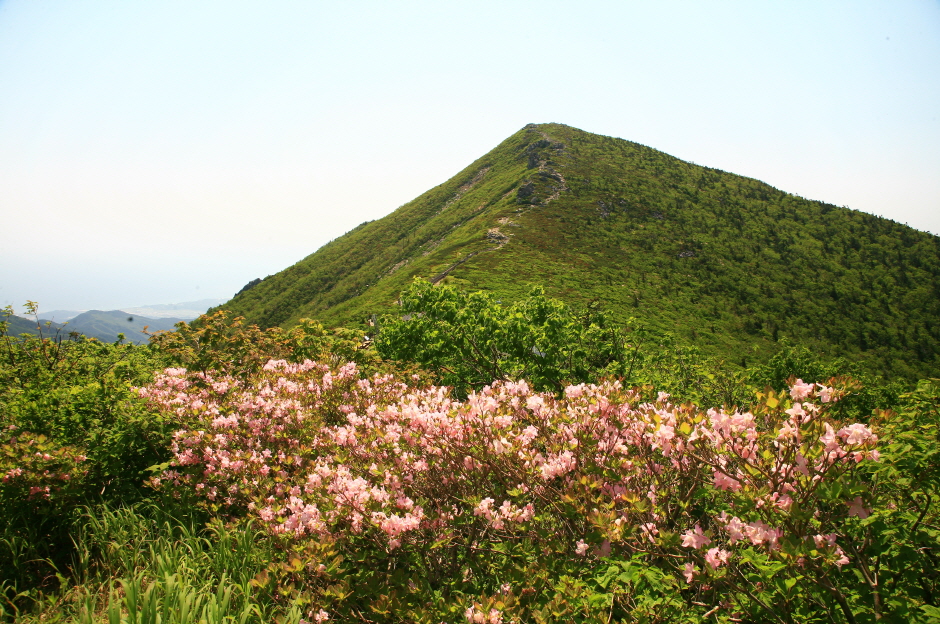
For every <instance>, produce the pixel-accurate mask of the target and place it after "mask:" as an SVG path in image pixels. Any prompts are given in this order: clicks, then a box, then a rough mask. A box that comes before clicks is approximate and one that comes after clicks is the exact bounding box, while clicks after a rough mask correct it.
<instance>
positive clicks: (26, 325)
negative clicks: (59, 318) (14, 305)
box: [0, 314, 62, 337]
mask: <svg viewBox="0 0 940 624" xmlns="http://www.w3.org/2000/svg"><path fill="white" fill-rule="evenodd" d="M0 321H5V322H6V323H8V325H7V331H6V333H7V335H8V336H19V335H20V334H33V335H37V334H39V331H40V329H41V330H42V334H43V336H47V337H52V336H55V334H56V330H58V329H59V328H61V327H62V325H61V324H59V323H53V322H51V321H50V322H49V324H48V325H46V322H47V321H44V320H42V319H40V320H39V322H37V321H35V320H32V319H27V318H23V317H22V316H16V315H13V314H10V315H0Z"/></svg>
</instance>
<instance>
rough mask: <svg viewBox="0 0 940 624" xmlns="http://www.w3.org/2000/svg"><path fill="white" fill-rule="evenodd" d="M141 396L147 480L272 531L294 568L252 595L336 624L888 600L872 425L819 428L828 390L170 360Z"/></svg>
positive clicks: (637, 616)
mask: <svg viewBox="0 0 940 624" xmlns="http://www.w3.org/2000/svg"><path fill="white" fill-rule="evenodd" d="M140 393H141V395H142V396H144V397H146V398H147V399H148V400H149V401H151V403H152V404H153V405H154V406H156V407H157V408H158V409H160V410H162V411H164V412H165V413H166V414H168V415H172V416H173V417H174V418H176V419H177V420H178V422H179V425H180V429H179V431H177V433H176V434H175V436H174V442H173V448H172V450H173V453H174V459H173V462H172V464H171V465H169V466H167V470H166V471H165V472H163V473H162V474H161V475H160V476H159V477H157V478H155V479H154V480H153V482H154V485H156V486H158V487H160V488H163V489H165V490H167V491H168V492H170V493H171V494H172V495H174V496H176V497H179V498H181V499H185V500H190V501H195V502H197V503H198V504H200V505H203V506H205V507H206V508H207V509H210V510H212V511H213V512H215V513H219V514H222V515H224V516H225V517H228V518H229V519H230V520H232V521H251V522H254V523H256V524H258V525H259V526H262V527H265V528H266V531H267V532H268V534H269V535H270V538H271V539H273V540H275V541H276V542H277V543H278V544H280V548H281V549H282V551H283V553H284V558H285V561H288V560H296V561H297V562H299V563H296V564H294V567H293V568H292V569H291V571H290V573H289V574H285V573H281V574H280V575H274V574H272V575H265V576H264V577H263V578H259V579H257V584H258V586H259V588H262V589H265V590H266V591H270V592H272V593H273V594H277V593H278V592H281V594H283V595H285V596H287V595H291V596H293V597H294V598H295V599H296V597H297V596H300V595H302V596H304V597H305V600H309V601H310V602H311V604H315V605H317V607H318V608H323V609H326V612H330V613H333V614H334V615H335V616H336V617H338V618H341V619H342V618H349V619H350V620H354V619H356V614H363V613H368V614H371V615H370V617H378V618H379V619H383V620H385V619H387V620H389V621H393V620H395V618H398V617H404V619H408V617H405V616H404V615H403V614H408V613H411V614H412V615H413V616H414V618H418V616H421V617H424V616H427V617H429V618H430V617H435V618H445V619H454V618H455V617H456V616H462V619H465V620H467V621H471V622H476V621H481V622H483V621H486V622H493V621H505V622H509V621H559V620H560V619H584V618H587V619H585V620H584V621H593V620H592V618H601V619H603V620H604V621H615V620H617V621H619V620H620V619H627V620H628V621H634V620H637V621H686V620H688V621H697V620H698V619H700V618H704V617H705V616H706V615H708V616H709V617H711V616H715V617H718V618H719V619H720V620H721V621H787V622H789V621H814V620H815V619H819V618H823V619H825V618H826V617H831V618H834V619H835V621H858V620H856V619H855V618H861V619H864V617H862V616H861V615H860V614H864V613H871V612H874V610H875V609H876V608H878V609H881V611H882V612H886V607H885V605H884V604H882V605H875V604H874V602H873V598H872V591H871V588H870V587H869V588H868V589H866V585H865V583H864V581H861V582H860V581H859V578H860V577H861V576H863V575H862V574H860V573H859V571H862V570H866V569H871V568H873V567H876V566H877V565H878V561H877V555H872V554H870V553H868V552H866V551H865V549H864V548H860V545H863V544H862V542H860V541H859V540H864V539H865V537H864V536H865V531H866V529H865V526H864V524H865V522H866V519H867V518H868V517H869V515H870V514H871V510H872V507H873V506H875V505H877V504H878V496H879V492H878V490H877V488H876V487H875V481H876V480H873V477H872V475H873V474H874V472H873V471H874V470H875V469H874V468H873V467H875V466H877V465H879V449H878V443H879V440H878V435H877V433H876V430H875V428H874V425H872V424H870V423H868V424H866V423H841V422H836V421H833V420H831V419H830V407H831V406H832V405H833V403H834V402H835V401H837V400H839V399H840V398H841V397H842V396H843V394H844V391H843V389H842V388H841V387H840V386H839V385H835V386H830V385H824V384H813V383H805V382H803V381H802V380H795V381H794V382H793V383H792V384H791V387H790V389H789V392H780V393H775V392H773V391H770V390H768V391H766V392H764V393H761V394H759V395H758V401H757V402H756V403H755V404H754V405H753V406H752V407H751V409H750V410H748V411H742V410H727V409H723V408H710V409H702V408H700V407H697V406H695V405H692V404H688V403H682V402H679V401H676V400H674V399H673V398H672V397H670V396H669V395H667V394H664V393H656V392H654V390H653V389H652V388H649V387H643V388H625V387H623V386H622V385H621V384H620V383H619V382H616V381H607V382H602V383H600V384H580V385H576V386H568V387H567V388H565V389H564V394H563V396H559V397H556V396H554V395H551V394H547V393H538V392H534V391H532V390H531V389H530V387H529V386H528V385H527V384H526V382H525V381H518V382H508V381H500V382H494V383H493V384H492V385H490V386H487V387H485V388H483V389H482V390H480V391H479V392H473V393H471V394H470V395H469V397H468V398H467V400H465V401H462V402H460V401H456V400H454V399H453V398H452V397H451V395H450V393H449V392H448V390H447V389H446V388H441V387H433V386H421V385H417V384H409V383H406V382H402V381H399V380H396V379H394V378H392V377H391V376H378V375H377V376H375V377H373V378H371V379H365V378H361V377H360V375H359V373H358V371H357V369H356V366H355V364H346V365H344V366H341V367H338V368H331V367H328V366H326V365H322V364H317V363H314V362H311V361H305V362H303V363H288V362H286V361H278V360H272V361H270V362H268V363H267V365H265V366H264V367H263V370H262V371H261V372H260V373H258V374H257V375H254V376H252V377H250V378H248V379H236V378H233V377H228V376H222V375H220V376H213V375H212V374H209V373H205V372H198V373H190V372H188V371H186V370H185V369H167V370H166V371H164V373H163V374H161V375H158V376H157V378H156V379H155V381H154V383H153V384H151V385H149V386H147V387H146V388H142V389H141V390H140ZM273 569H274V566H272V570H273ZM278 569H280V570H284V569H285V567H284V565H280V568H278ZM279 584H280V585H281V586H278V585H279ZM286 587H289V588H290V591H287V590H286V589H285V588H286ZM383 614H386V615H383ZM455 614H456V615H455ZM393 615H394V617H393ZM386 616H387V617H386ZM435 621H436V620H435Z"/></svg>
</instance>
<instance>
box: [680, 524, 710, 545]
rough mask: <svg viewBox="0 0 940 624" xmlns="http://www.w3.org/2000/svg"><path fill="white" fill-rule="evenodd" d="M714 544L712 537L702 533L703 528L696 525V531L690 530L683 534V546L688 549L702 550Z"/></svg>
mask: <svg viewBox="0 0 940 624" xmlns="http://www.w3.org/2000/svg"><path fill="white" fill-rule="evenodd" d="M711 543H712V540H711V538H710V537H708V536H707V535H705V533H703V532H702V527H700V526H699V525H697V524H696V525H695V529H694V530H693V529H689V530H688V531H686V532H685V533H683V534H682V545H683V546H684V547H686V548H701V547H702V546H708V545H709V544H711Z"/></svg>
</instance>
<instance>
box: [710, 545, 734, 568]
mask: <svg viewBox="0 0 940 624" xmlns="http://www.w3.org/2000/svg"><path fill="white" fill-rule="evenodd" d="M729 554H730V553H729V552H728V551H727V550H722V549H720V548H718V547H715V548H709V549H708V552H706V553H705V563H707V564H708V565H710V566H711V568H712V570H717V569H718V568H720V567H721V566H722V565H723V564H725V563H727V562H728V555H729Z"/></svg>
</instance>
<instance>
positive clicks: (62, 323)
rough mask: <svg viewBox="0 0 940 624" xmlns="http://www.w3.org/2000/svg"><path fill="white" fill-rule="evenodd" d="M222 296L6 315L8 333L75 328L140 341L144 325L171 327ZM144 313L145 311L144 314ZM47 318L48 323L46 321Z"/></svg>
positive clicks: (111, 339) (159, 328) (104, 338)
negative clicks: (33, 316) (35, 316)
mask: <svg viewBox="0 0 940 624" xmlns="http://www.w3.org/2000/svg"><path fill="white" fill-rule="evenodd" d="M224 301H225V300H224V299H200V300H199V301H186V302H184V303H171V304H157V305H150V306H141V307H136V308H127V309H125V310H108V311H104V310H52V311H51V312H43V313H40V314H39V315H38V318H39V323H37V322H36V321H35V320H30V319H26V318H22V317H18V316H10V317H5V319H4V320H6V321H7V322H9V323H10V326H9V328H8V330H7V333H8V334H10V335H19V334H37V333H38V332H39V326H40V325H41V327H42V333H43V335H45V336H51V335H55V334H56V333H59V334H60V335H61V334H68V333H71V332H77V333H79V334H84V335H85V336H87V337H89V338H97V339H98V340H101V341H103V342H114V341H115V340H117V339H118V334H124V338H125V341H127V342H131V343H135V344H143V343H146V342H147V340H148V338H147V334H144V333H143V330H144V328H147V331H148V332H150V333H153V332H156V331H173V329H174V326H175V325H176V324H177V323H180V322H183V321H190V320H192V319H194V318H196V317H198V316H199V315H201V314H203V313H204V312H205V311H206V310H208V309H209V308H210V307H212V306H215V305H218V304H220V303H223V302H224ZM143 313H146V315H145V314H143ZM47 322H49V325H46V323H47Z"/></svg>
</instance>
